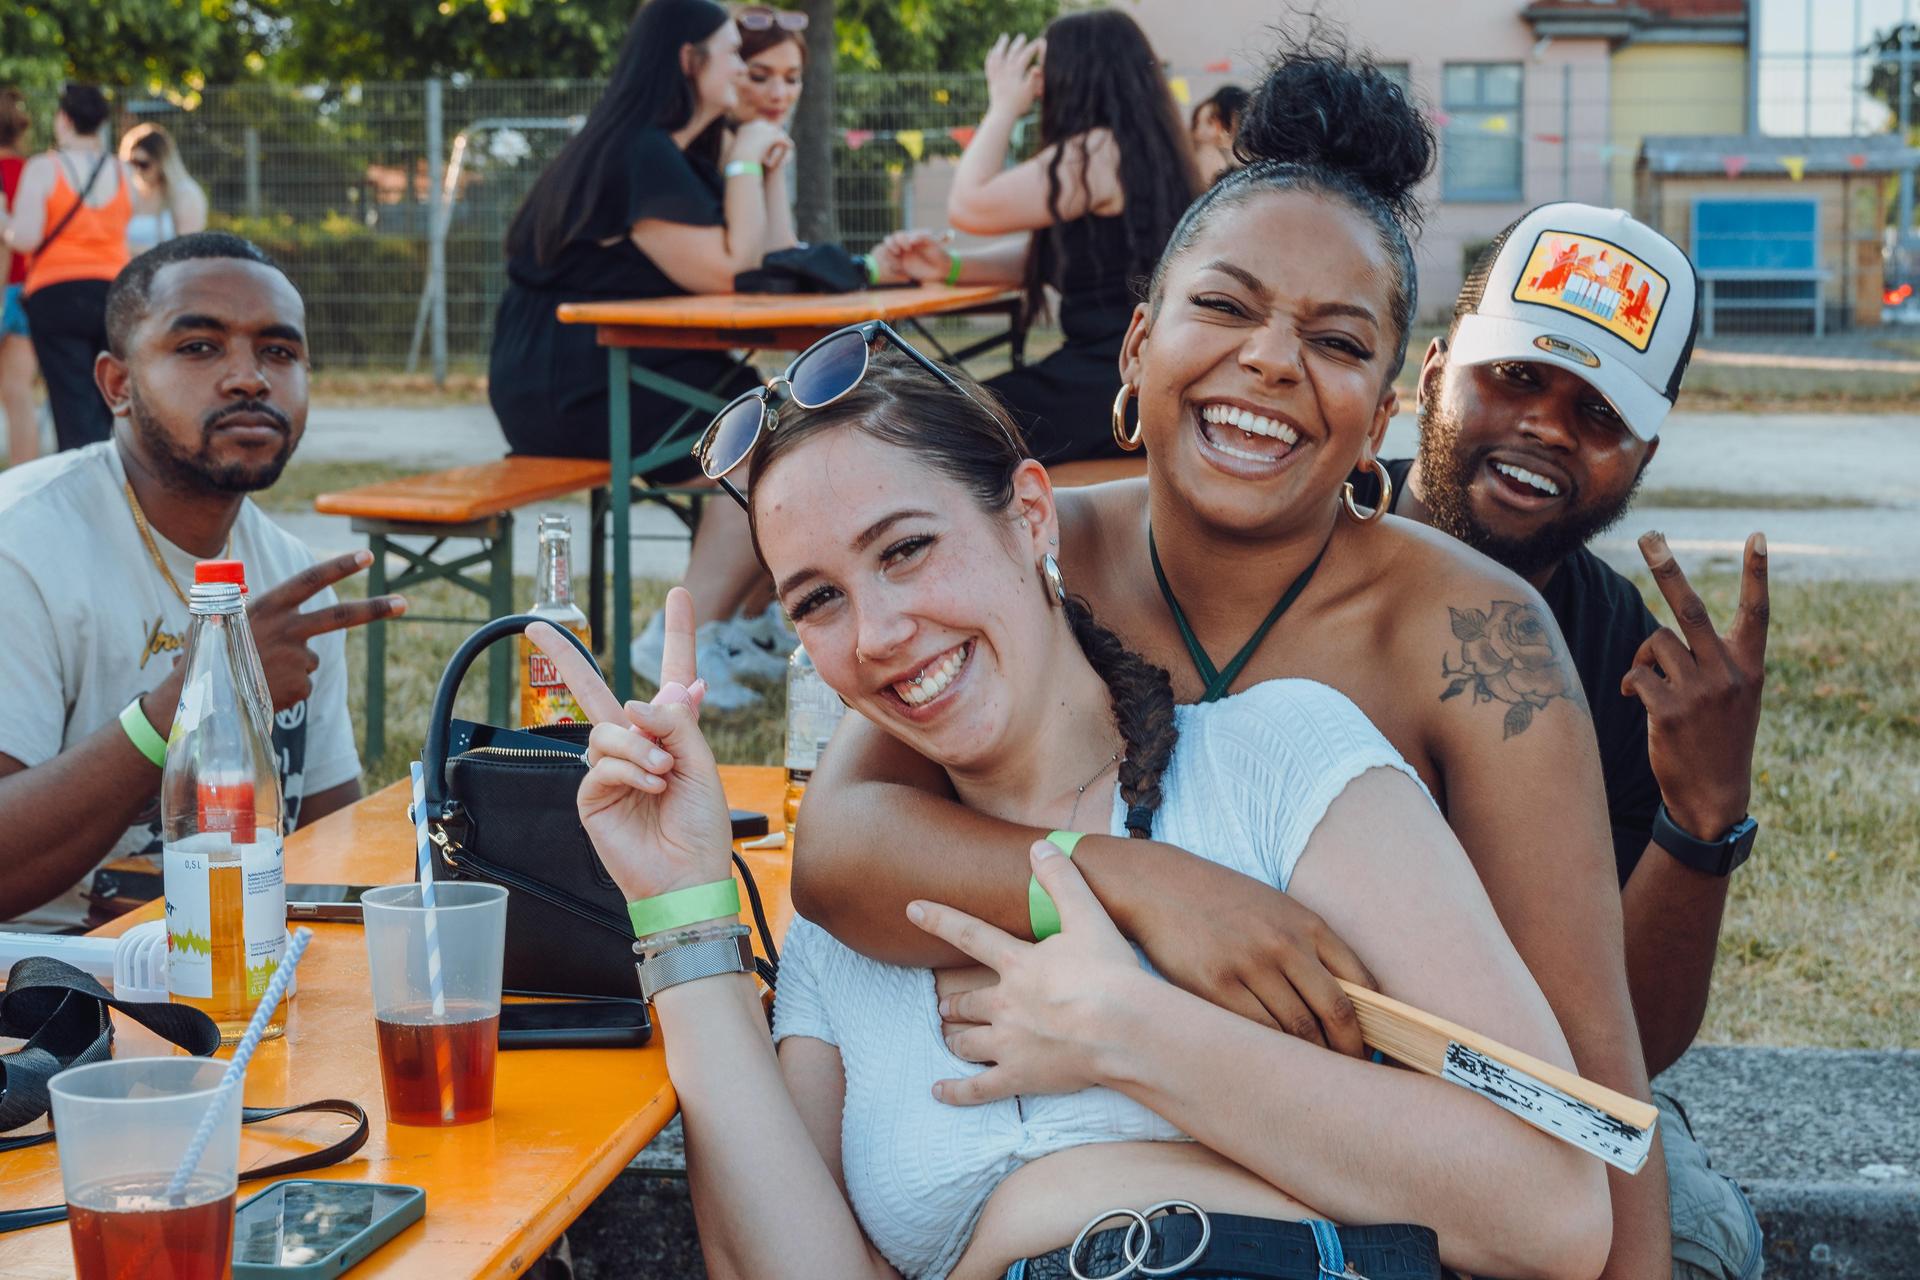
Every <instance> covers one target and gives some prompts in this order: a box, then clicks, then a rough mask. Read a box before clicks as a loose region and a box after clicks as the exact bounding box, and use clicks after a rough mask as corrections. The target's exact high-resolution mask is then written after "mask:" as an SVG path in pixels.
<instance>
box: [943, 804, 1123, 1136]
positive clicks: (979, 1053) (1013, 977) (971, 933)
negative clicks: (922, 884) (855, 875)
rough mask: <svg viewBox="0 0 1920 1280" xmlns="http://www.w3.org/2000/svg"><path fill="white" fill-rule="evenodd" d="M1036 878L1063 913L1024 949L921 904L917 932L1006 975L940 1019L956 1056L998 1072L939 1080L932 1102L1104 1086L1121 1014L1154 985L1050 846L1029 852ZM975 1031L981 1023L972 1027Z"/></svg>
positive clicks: (957, 1000)
mask: <svg viewBox="0 0 1920 1280" xmlns="http://www.w3.org/2000/svg"><path fill="white" fill-rule="evenodd" d="M1032 858H1033V874H1034V876H1035V878H1037V879H1038V880H1039V881H1040V887H1041V888H1043V889H1045V890H1046V891H1047V893H1048V894H1049V895H1050V896H1051V897H1052V898H1053V902H1054V906H1055V907H1056V908H1058V909H1059V912H1060V932H1059V933H1057V934H1055V935H1054V936H1053V937H1051V938H1048V939H1047V940H1046V941H1044V942H1025V941H1022V940H1021V939H1018V938H1015V937H1013V936H1012V935H1010V934H1007V933H1003V932H1001V931H1000V930H999V929H996V928H994V927H993V926H992V925H990V924H988V923H986V922H985V921H984V920H978V919H975V918H974V917H973V916H970V915H968V914H967V913H966V912H964V911H957V910H955V909H954V908H952V907H945V906H941V905H940V904H939V903H936V902H915V903H912V904H911V905H909V906H908V907H907V917H908V918H909V919H910V920H912V921H913V922H914V923H915V924H917V925H919V926H920V927H921V928H922V929H925V930H926V931H927V932H928V933H931V934H932V935H933V936H934V937H936V938H939V939H940V940H942V941H943V942H946V943H948V944H950V945H952V946H953V947H955V948H957V949H958V950H960V951H964V952H965V953H966V954H967V955H969V956H972V957H973V958H974V959H975V960H977V961H979V962H980V963H981V964H983V965H986V966H987V967H988V968H990V969H992V970H993V971H994V972H995V973H997V974H998V975H999V978H1000V980H999V982H998V983H997V984H995V985H993V986H988V987H980V988H978V989H976V990H972V991H963V992H960V993H958V994H955V995H949V996H947V997H945V998H944V999H942V1000H941V1001H940V1016H941V1018H942V1019H943V1020H944V1021H945V1022H946V1023H948V1024H949V1030H948V1033H947V1047H948V1048H949V1049H951V1050H952V1051H953V1053H954V1055H955V1056H956V1057H960V1058H964V1059H966V1060H967V1061H969V1062H988V1063H992V1064H993V1065H992V1066H990V1067H988V1068H987V1069H986V1070H985V1071H982V1072H980V1073H979V1074H977V1075H972V1076H968V1077H965V1078H964V1079H959V1080H942V1081H940V1082H939V1083H938V1084H936V1085H934V1087H933V1091H934V1096H935V1097H937V1098H939V1099H940V1100H941V1101H942V1102H947V1103H952V1104H954V1105H956V1106H973V1105H976V1104H978V1103H982V1102H993V1101H995V1100H997V1099H1000V1098H1010V1097H1012V1096H1013V1095H1014V1094H1016V1093H1071V1092H1073V1091H1074V1090H1076V1089H1084V1088H1086V1087H1087V1086H1089V1085H1093V1084H1098V1083H1100V1078H1099V1075H1098V1068H1097V1064H1096V1062H1095V1058H1096V1053H1097V1051H1098V1050H1099V1049H1100V1048H1101V1047H1103V1046H1104V1045H1105V1044H1106V1043H1107V1042H1108V1037H1106V1036H1103V1034H1102V1032H1103V1030H1105V1029H1107V1028H1110V1027H1111V1025H1112V1023H1111V1017H1112V1014H1113V1012H1114V1011H1115V1010H1116V1009H1120V1008H1124V1007H1126V1005H1127V1003H1128V1002H1129V1001H1130V997H1129V995H1128V994H1127V993H1128V992H1129V991H1131V990H1133V989H1134V984H1137V983H1140V982H1155V981H1158V979H1156V978H1154V977H1153V976H1152V975H1151V974H1149V973H1148V972H1147V971H1146V970H1145V969H1144V968H1142V967H1141V965H1140V959H1139V957H1138V956H1136V955H1135V954H1134V950H1133V947H1132V946H1131V945H1129V944H1128V942H1127V940H1126V939H1125V938H1123V937H1121V936H1120V931H1119V930H1118V929H1116V928H1115V927H1114V924H1113V920H1112V919H1111V918H1110V917H1109V916H1108V915H1107V913H1106V910H1105V908H1103V907H1102V906H1101V905H1100V900H1099V899H1098V898H1096V897H1094V896H1093V890H1092V889H1089V888H1088V887H1087V882H1086V880H1085V879H1083V878H1082V877H1081V875H1080V871H1079V869H1078V868H1076V867H1075V866H1074V865H1073V863H1072V861H1071V860H1070V859H1068V858H1067V857H1066V855H1064V854H1062V853H1061V852H1060V851H1059V850H1058V849H1056V848H1054V847H1053V845H1051V844H1049V843H1048V842H1046V841H1045V840H1040V841H1036V842H1035V843H1034V846H1033V849H1032ZM967 1024H974V1025H967Z"/></svg>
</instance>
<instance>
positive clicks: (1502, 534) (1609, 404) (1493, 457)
mask: <svg viewBox="0 0 1920 1280" xmlns="http://www.w3.org/2000/svg"><path fill="white" fill-rule="evenodd" d="M1698 317H1699V309H1698V296H1697V282H1696V280H1695V277H1694V271H1693V264H1692V263H1691V262H1689V261H1688V259H1687V256H1686V254H1685V253H1683V252H1681V250H1680V248H1679V246H1677V245H1675V244H1674V243H1673V242H1672V241H1670V240H1668V239H1667V238H1666V237H1665V236H1662V235H1661V234H1660V233H1659V232H1657V231H1655V230H1653V229H1652V228H1651V227H1648V226H1646V225H1645V224H1643V223H1640V222H1637V221H1635V220H1634V219H1633V218H1631V217H1629V216H1627V215H1626V214H1625V213H1623V212H1621V211H1620V210H1617V209H1600V208H1596V207H1594V206H1591V205H1583V204H1571V203H1562V204H1549V205H1543V206H1541V207H1540V208H1537V209H1535V210H1533V211H1532V212H1530V213H1528V214H1527V215H1526V216H1524V217H1522V218H1521V219H1520V220H1519V221H1517V222H1515V223H1513V224H1512V225H1511V226H1509V227H1508V228H1507V229H1506V230H1505V231H1503V232H1501V233H1500V235H1499V237H1498V238H1496V239H1495V240H1494V241H1493V243H1492V244H1490V245H1489V246H1488V247H1487V249H1486V252H1485V253H1483V254H1482V255H1481V257H1480V260H1479V261H1478V262H1477V263H1476V264H1475V266H1474V269H1473V271H1472V272H1471V273H1470V274H1469V275H1468V277H1467V281H1466V283H1465V285H1464V286H1463V287H1462V289H1461V291H1460V296H1459V299H1458V301H1457V302H1456V303H1455V306H1454V313H1453V324H1452V326H1451V329H1450V330H1449V332H1448V334H1447V336H1446V337H1444V338H1436V339H1434V341H1433V343H1432V344H1431V345H1430V346H1429V347H1428V349H1427V354H1426V358H1425V360H1424V361H1423V362H1422V364H1421V369H1420V383H1419V421H1420V448H1419V455H1418V457H1417V458H1415V459H1413V460H1411V461H1405V460H1403V461H1397V462H1387V463H1385V464H1384V466H1385V467H1386V469H1387V473H1388V475H1389V476H1390V477H1391V478H1392V479H1393V481H1394V494H1395V497H1394V499H1393V511H1394V513H1395V514H1396V515H1400V516H1404V517H1407V518H1409V519H1413V520H1418V521H1421V522H1422V523H1424V524H1429V525H1432V526H1433V527H1435V528H1437V529H1440V530H1442V531H1444V532H1446V533H1450V534H1452V535H1453V536H1454V537H1456V538H1458V539H1460V540H1461V541H1463V542H1465V543H1467V544H1468V545H1470V546H1472V547H1474V548H1475V549H1476V550H1478V551H1481V552H1483V553H1485V554H1486V555H1488V556H1490V557H1492V558H1493V559H1495V560H1498V561H1499V562H1500V563H1502V564H1504V565H1506V566H1507V567H1508V568H1510V569H1512V570H1513V571H1514V572H1515V573H1518V574H1519V575H1521V576H1522V577H1524V578H1526V579H1527V580H1528V581H1529V582H1530V583H1532V584H1533V585H1534V587H1536V588H1537V589H1538V590H1539V591H1540V594H1541V595H1542V596H1543V597H1545V599H1546V601H1547V605H1548V607H1549V608H1550V609H1552V611H1553V615H1554V619H1555V621H1556V622H1558V623H1559V626H1560V631H1561V633H1562V635H1563V636H1565V638H1566V643H1567V648H1568V650H1569V653H1570V656H1571V657H1572V659H1573V664H1574V667H1575V669H1576V670H1578V671H1579V673H1580V682H1581V685H1582V687H1583V689H1584V691H1585V693H1586V696H1587V700H1588V702H1589V703H1590V704H1591V706H1592V711H1593V723H1594V730H1595V733H1596V735H1597V736H1598V739H1599V745H1600V757H1601V765H1602V770H1603V773H1604V775H1605V779H1606V788H1607V808H1608V813H1609V816H1610V819H1611V821H1612V825H1613V838H1614V857H1615V862H1616V864H1617V866H1618V870H1619V873H1620V885H1621V896H1622V907H1623V912H1624V916H1625V921H1626V953H1627V975H1628V980H1629V983H1630V985H1631V988H1632V991H1633V1003H1634V1011H1635V1014H1636V1016H1637V1019H1638V1022H1639V1025H1640V1037H1641V1043H1642V1047H1643V1050H1644V1052H1645V1055H1646V1059H1647V1071H1648V1074H1649V1075H1653V1074H1657V1073H1658V1072H1660V1071H1661V1070H1663V1069H1664V1068H1666V1067H1668V1066H1670V1065H1671V1064H1672V1063H1673V1061H1674V1060H1675V1059H1676V1058H1678V1057H1679V1056H1680V1055H1681V1054H1682V1053H1683V1052H1685V1050H1686V1048H1687V1046H1688V1045H1689V1044H1690V1043H1692V1040H1693V1037H1694V1034H1695V1032H1697V1031H1698V1030H1699V1026H1700V1020H1701V1017H1702V1015H1703V1014H1704V1012H1705V1010H1706V1003H1707V989H1708V984H1709V982H1710V980H1711V978H1712V975H1713V958H1714V952H1715V949H1716V947H1717V944H1718V941H1719V933H1720V917H1721V911H1722V909H1723V908H1724V906H1725V904H1726V894H1727V884H1728V878H1729V876H1730V875H1731V874H1732V872H1733V870H1734V868H1736V867H1738V866H1739V865H1740V863H1741V862H1742V861H1744V860H1745V858H1746V857H1747V855H1748V853H1749V852H1750V851H1751V849H1752V847H1753V840H1754V830H1755V828H1754V824H1753V822H1752V820H1751V819H1750V818H1749V817H1748V815H1747V796H1748V789H1749V776H1750V774H1751V770H1752V759H1753V743H1754V736H1755V733H1756V731H1757V729H1758V726H1759V719H1760V687H1761V679H1762V659H1763V655H1764V652H1765V648H1766V633H1767V578H1766V572H1767V560H1766V540H1765V538H1764V536H1762V535H1759V534H1755V535H1754V536H1753V537H1752V538H1751V539H1749V541H1748V544H1747V548H1746V555H1745V566H1744V567H1745V572H1744V574H1743V576H1742V580H1741V595H1740V605H1739V608H1738V610H1737V612H1736V613H1735V615H1734V617H1733V618H1732V619H1731V622H1730V625H1729V626H1728V627H1727V629H1726V630H1725V631H1718V630H1716V627H1715V623H1714V621H1713V620H1712V619H1710V618H1709V617H1708V615H1707V612H1706V609H1705V608H1704V606H1702V605H1701V604H1700V601H1699V597H1698V596H1696V595H1695V594H1694V592H1693V589H1692V588H1691V587H1690V586H1688V584H1687V580H1686V576H1685V575H1684V574H1683V573H1682V572H1681V569H1680V566H1679V564H1678V563H1677V562H1676V561H1675V560H1674V558H1673V555H1672V553H1671V552H1670V551H1669V550H1668V548H1667V545H1666V540H1665V538H1664V537H1662V536H1661V535H1660V534H1659V533H1648V534H1646V535H1644V536H1643V537H1642V538H1641V539H1640V549H1641V553H1642V554H1643V555H1644V556H1645V557H1646V560H1647V564H1648V567H1649V568H1650V569H1651V570H1652V572H1653V575H1654V580H1655V582H1656V584H1657V585H1658V586H1659V588H1660V591H1661V594H1662V595H1663V596H1664V597H1665V598H1666V600H1667V602H1668V604H1669V606H1670V607H1671V608H1672V610H1673V613H1674V616H1675V618H1676V620H1677V621H1678V624H1679V629H1678V631H1677V632H1676V631H1675V630H1673V629H1670V628H1666V627H1662V626H1661V625H1660V623H1659V622H1658V621H1657V620H1656V619H1655V618H1654V616H1653V614H1652V613H1650V612H1649V611H1648V609H1647V607H1646V605H1645V604H1644V603H1642V601H1641V597H1640V593H1639V591H1638V590H1637V589H1636V588H1635V587H1634V586H1633V584H1632V583H1631V582H1629V581H1628V580H1627V579H1626V578H1624V577H1623V576H1621V575H1620V574H1619V573H1616V572H1615V571H1614V570H1613V569H1611V568H1609V567H1608V566H1607V565H1606V563H1605V562H1603V561H1602V560H1601V559H1600V558H1599V557H1598V556H1596V555H1595V554H1593V552H1591V551H1589V550H1588V549H1587V543H1588V542H1589V541H1590V540H1591V539H1592V538H1593V537H1594V536H1595V535H1597V534H1599V533H1600V532H1602V531H1603V530H1605V529H1607V528H1610V527H1611V526H1612V525H1614V524H1615V523H1616V522H1617V521H1618V520H1619V519H1620V518H1621V516H1622V515H1623V514H1624V513H1625V511H1626V509H1627V505H1628V503H1629V501H1630V500H1631V499H1632V497H1633V493H1634V490H1635V488H1636V487H1637V486H1638V485H1639V483H1640V477H1641V475H1642V474H1643V473H1644V471H1645V470H1646V466H1647V464H1648V463H1649V462H1651V461H1652V460H1653V456H1654V454H1655V453H1656V452H1657V451H1658V449H1659V447H1660V427H1661V424H1662V423H1663V422H1664V421H1665V419H1666V417H1667V414H1668V412H1669V411H1670V410H1671V409H1672V408H1673V402H1674V398H1675V397H1676V396H1677V395H1678V394H1679V391H1680V380H1681V378H1682V376H1683V375H1684V374H1685V373H1686V368H1687V362H1688V360H1689V359H1690V358H1691V356H1692V354H1693V340H1694V333H1695V330H1696V327H1697V323H1698ZM1368 479H1369V480H1371V477H1368ZM1356 488H1357V489H1359V488H1360V486H1356ZM1375 492H1376V493H1377V487H1376V488H1375ZM1360 496H1362V497H1366V496H1367V494H1366V493H1365V492H1364V491H1363V492H1362V493H1361V494H1360ZM1444 692H1446V690H1445V687H1444V686H1436V688H1435V690H1434V695H1435V696H1436V697H1438V696H1440V695H1441V694H1443V693H1444ZM1656 1098H1657V1100H1658V1101H1659V1102H1660V1103H1661V1109H1662V1112H1663V1123H1662V1125H1661V1137H1662V1142H1663V1145H1664V1147H1665V1149H1666V1153H1667V1163H1668V1181H1669V1184H1670V1187H1671V1190H1672V1195H1673V1242H1674V1275H1675V1276H1676V1277H1687V1278H1689V1280H1691V1278H1693V1277H1722V1276H1726V1277H1746V1276H1753V1275H1758V1274H1759V1269H1760V1265H1761V1256H1760V1232H1759V1227H1758V1225H1757V1224H1756V1223H1755V1221H1754V1217H1753V1211H1752V1209H1751V1208H1750V1207H1749V1206H1748V1205H1747V1203H1746V1200H1745V1198H1744V1197H1743V1196H1742V1195H1741V1193H1740V1191H1739V1188H1738V1187H1737V1186H1736V1185H1735V1184H1734V1183H1733V1182H1732V1181H1731V1180H1730V1179H1727V1178H1724V1177H1722V1176H1721V1175H1719V1174H1717V1173H1715V1172H1713V1171H1712V1170H1711V1169H1710V1168H1709V1167H1708V1165H1707V1162H1706V1157H1705V1154H1704V1153H1703V1152H1702V1151H1701V1150H1700V1148H1699V1146H1698V1144H1697V1143H1695V1142H1694V1141H1693V1140H1692V1137H1691V1134H1690V1133H1689V1132H1688V1130H1687V1128H1686V1125H1685V1121H1684V1118H1683V1117H1682V1116H1681V1114H1680V1113H1679V1112H1678V1109H1677V1107H1676V1106H1675V1105H1674V1104H1673V1103H1672V1102H1671V1100H1669V1099H1665V1098H1660V1097H1659V1096H1658V1095H1656Z"/></svg>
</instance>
